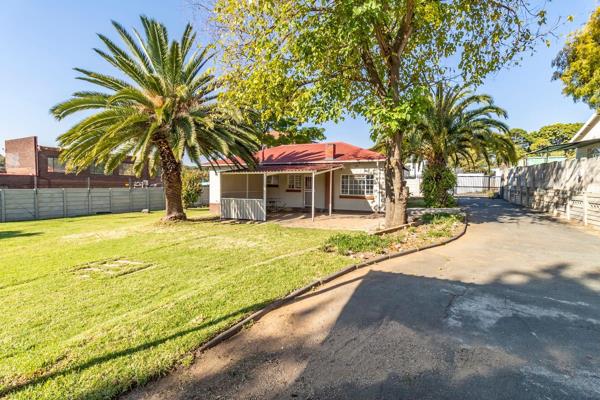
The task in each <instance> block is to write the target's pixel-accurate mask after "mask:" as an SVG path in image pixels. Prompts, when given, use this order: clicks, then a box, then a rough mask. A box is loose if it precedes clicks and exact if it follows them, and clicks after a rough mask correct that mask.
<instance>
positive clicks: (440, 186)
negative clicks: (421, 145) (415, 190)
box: [421, 165, 456, 208]
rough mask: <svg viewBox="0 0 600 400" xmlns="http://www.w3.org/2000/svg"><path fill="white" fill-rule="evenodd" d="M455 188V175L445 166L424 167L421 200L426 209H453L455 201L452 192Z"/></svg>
mask: <svg viewBox="0 0 600 400" xmlns="http://www.w3.org/2000/svg"><path fill="white" fill-rule="evenodd" d="M454 186H456V175H454V172H452V170H451V169H450V168H448V167H447V166H445V165H426V166H425V170H424V171H423V184H422V187H421V191H422V192H423V200H424V201H425V206H426V207H436V208H438V207H453V206H455V205H456V200H455V199H454V197H453V196H452V190H453V189H454Z"/></svg>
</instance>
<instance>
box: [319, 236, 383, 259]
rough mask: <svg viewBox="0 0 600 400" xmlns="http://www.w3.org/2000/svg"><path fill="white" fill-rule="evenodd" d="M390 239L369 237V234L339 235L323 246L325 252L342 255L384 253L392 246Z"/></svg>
mask: <svg viewBox="0 0 600 400" xmlns="http://www.w3.org/2000/svg"><path fill="white" fill-rule="evenodd" d="M390 240H391V239H389V238H386V237H382V236H376V235H369V234H367V233H355V234H348V233H339V234H337V235H333V236H332V237H330V238H329V239H328V240H327V242H326V243H325V244H324V245H323V250H324V251H328V252H336V253H339V254H342V255H349V254H352V253H366V252H373V253H383V252H384V250H385V249H386V248H387V247H388V246H389V245H390Z"/></svg>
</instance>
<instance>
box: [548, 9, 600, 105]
mask: <svg viewBox="0 0 600 400" xmlns="http://www.w3.org/2000/svg"><path fill="white" fill-rule="evenodd" d="M599 38H600V7H598V8H597V9H596V10H595V11H594V12H593V13H592V15H591V16H590V19H589V20H588V22H587V24H586V25H585V26H584V27H583V28H582V29H580V30H578V31H576V32H574V33H572V34H571V35H570V36H569V38H568V39H567V42H566V44H565V46H564V48H563V49H562V50H561V51H560V52H559V54H558V56H557V57H556V58H555V59H554V61H553V62H552V66H553V67H555V68H556V70H555V72H554V76H553V79H560V80H561V81H562V83H563V85H564V87H563V93H564V94H565V95H567V96H570V97H572V98H573V100H575V101H583V102H584V103H586V104H588V105H589V106H590V107H591V108H593V109H600V91H599V90H598V87H600V39H599Z"/></svg>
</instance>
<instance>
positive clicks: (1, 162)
mask: <svg viewBox="0 0 600 400" xmlns="http://www.w3.org/2000/svg"><path fill="white" fill-rule="evenodd" d="M5 170H6V160H5V158H4V156H3V155H2V154H0V172H1V171H5Z"/></svg>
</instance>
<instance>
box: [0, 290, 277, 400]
mask: <svg viewBox="0 0 600 400" xmlns="http://www.w3.org/2000/svg"><path fill="white" fill-rule="evenodd" d="M270 302H271V300H267V301H264V302H259V303H255V304H252V305H250V306H248V307H244V308H241V309H239V310H237V311H235V312H232V313H229V314H227V315H223V316H221V317H219V318H217V319H213V320H211V321H208V322H206V323H203V324H201V325H198V326H195V327H192V328H188V329H183V330H180V331H178V332H175V333H173V334H171V335H168V336H165V337H162V338H160V339H156V340H153V341H150V342H146V343H142V344H140V345H138V346H134V347H130V348H127V349H124V350H119V351H115V352H111V353H107V354H105V355H102V356H100V357H95V358H92V359H90V360H88V361H86V362H83V363H80V364H75V365H70V366H68V367H67V368H64V369H59V370H56V371H53V372H48V373H42V374H40V375H38V376H36V377H35V378H33V379H30V380H27V381H25V382H22V383H19V384H15V385H11V386H7V387H5V388H2V389H0V397H3V396H6V395H8V394H15V393H18V392H20V391H23V390H25V389H27V388H30V387H33V386H37V385H43V384H44V383H45V382H47V381H49V380H51V379H55V378H59V377H61V376H64V375H68V374H70V373H72V372H80V371H82V370H85V369H87V368H91V367H94V366H96V365H99V364H102V363H105V362H108V361H111V360H114V359H116V358H120V357H127V356H131V355H133V354H135V353H138V352H141V351H144V350H148V349H150V348H153V347H157V346H160V345H161V344H163V343H166V342H168V341H170V340H174V339H177V338H180V337H183V336H186V335H188V334H190V333H194V332H197V331H200V330H202V329H206V328H208V327H210V326H213V325H216V324H218V323H220V322H223V321H225V320H228V319H230V318H235V317H238V318H237V319H236V321H237V320H239V319H240V318H242V317H243V316H245V315H247V314H249V313H251V312H253V311H256V310H259V309H261V308H263V307H264V306H266V305H267V304H268V303H270ZM232 325H233V323H232ZM129 386H130V383H129V382H127V383H126V386H125V387H124V388H123V389H122V390H124V389H126V388H127V387H129ZM99 393H106V390H105V389H101V390H99ZM85 398H97V396H95V395H93V394H92V393H89V394H86V396H85Z"/></svg>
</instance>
